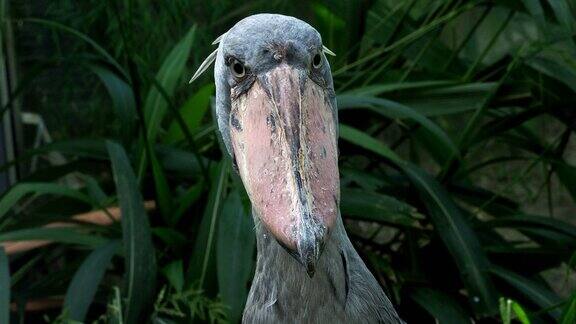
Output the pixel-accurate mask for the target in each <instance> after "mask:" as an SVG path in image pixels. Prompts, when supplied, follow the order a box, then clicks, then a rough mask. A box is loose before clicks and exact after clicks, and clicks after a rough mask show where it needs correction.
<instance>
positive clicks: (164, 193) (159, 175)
mask: <svg viewBox="0 0 576 324" xmlns="http://www.w3.org/2000/svg"><path fill="white" fill-rule="evenodd" d="M147 144H148V152H149V154H150V155H149V156H150V162H151V163H150V164H151V165H152V176H153V178H154V186H155V189H156V197H157V201H158V205H159V207H160V214H162V217H164V220H165V221H166V223H167V224H169V225H174V224H175V220H174V215H173V213H172V205H173V200H172V193H171V192H170V187H169V186H168V180H167V179H166V174H165V173H164V168H162V166H161V165H160V162H159V161H158V158H157V157H156V151H155V150H154V149H153V148H152V145H151V144H150V142H148V143H147Z"/></svg>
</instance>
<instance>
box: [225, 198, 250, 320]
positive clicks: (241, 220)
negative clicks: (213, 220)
mask: <svg viewBox="0 0 576 324" xmlns="http://www.w3.org/2000/svg"><path fill="white" fill-rule="evenodd" d="M254 249H255V237H254V224H253V221H252V216H251V215H250V213H249V212H247V211H246V210H245V208H244V206H243V205H242V201H241V199H240V193H239V192H238V191H237V190H235V191H233V192H232V193H231V194H230V195H229V196H228V198H227V199H226V201H225V202H224V205H223V207H222V215H221V216H220V220H219V225H218V241H217V264H218V267H217V268H218V287H219V291H220V295H221V296H222V300H223V301H224V302H225V303H226V304H227V305H228V307H230V308H229V312H228V314H229V316H228V319H229V320H230V322H232V323H236V322H239V321H240V319H241V317H242V311H243V310H244V303H245V301H246V297H247V296H248V286H249V285H248V283H249V280H250V278H251V274H252V269H253V266H254V260H253V254H254ZM230 269H234V271H230Z"/></svg>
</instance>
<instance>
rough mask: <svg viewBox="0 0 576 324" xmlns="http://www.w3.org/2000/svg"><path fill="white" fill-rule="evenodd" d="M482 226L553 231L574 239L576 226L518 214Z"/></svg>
mask: <svg viewBox="0 0 576 324" xmlns="http://www.w3.org/2000/svg"><path fill="white" fill-rule="evenodd" d="M482 226H488V227H508V228H535V229H540V230H548V231H554V232H557V233H560V234H565V235H568V236H571V237H573V238H576V226H574V225H571V224H570V223H567V222H564V221H561V220H559V219H554V218H550V217H542V216H531V215H525V214H519V215H515V216H508V217H499V218H496V219H491V220H489V221H486V222H484V224H483V225H482Z"/></svg>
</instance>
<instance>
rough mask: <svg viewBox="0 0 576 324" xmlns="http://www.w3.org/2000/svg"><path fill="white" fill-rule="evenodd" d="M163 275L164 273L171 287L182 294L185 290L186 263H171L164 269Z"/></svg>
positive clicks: (180, 261)
mask: <svg viewBox="0 0 576 324" xmlns="http://www.w3.org/2000/svg"><path fill="white" fill-rule="evenodd" d="M162 273H164V275H165V276H166V279H168V282H169V283H170V285H171V286H172V287H173V288H174V289H176V292H179V293H180V292H182V289H184V263H183V262H182V260H176V261H172V262H170V263H169V264H168V265H166V266H165V267H164V269H162Z"/></svg>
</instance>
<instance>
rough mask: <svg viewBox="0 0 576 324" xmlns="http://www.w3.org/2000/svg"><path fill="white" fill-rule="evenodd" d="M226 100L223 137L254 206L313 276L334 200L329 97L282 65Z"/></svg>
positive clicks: (335, 173)
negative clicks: (227, 130) (226, 133)
mask: <svg viewBox="0 0 576 324" xmlns="http://www.w3.org/2000/svg"><path fill="white" fill-rule="evenodd" d="M232 97H233V100H232V107H231V112H230V137H231V140H232V145H233V148H234V155H235V159H236V163H237V166H238V169H239V171H240V176H241V178H242V181H243V182H244V186H245V187H246V190H247V192H248V195H249V196H250V200H251V202H252V206H253V209H254V211H255V213H256V214H257V216H258V217H259V218H260V220H261V221H262V223H263V224H264V225H265V226H266V228H267V229H268V230H269V231H270V232H271V233H272V235H274V237H275V238H276V239H277V240H278V242H280V243H281V244H282V245H283V246H284V247H286V248H287V249H288V251H289V252H291V253H292V254H293V255H294V256H295V257H296V258H297V259H298V260H299V261H300V262H301V263H302V264H303V265H304V266H305V267H306V269H307V271H308V273H309V274H310V275H312V274H313V273H314V267H315V264H316V262H317V260H318V258H319V257H320V254H321V251H322V247H323V244H324V242H325V241H326V239H327V237H328V235H329V232H330V230H331V229H332V228H333V227H334V223H335V220H336V218H337V217H338V204H339V201H340V182H339V174H338V150H337V138H336V127H337V126H336V122H335V115H334V112H333V110H332V107H331V104H330V100H329V98H328V95H327V93H326V91H325V90H324V89H323V88H322V87H321V86H319V85H318V84H316V83H315V82H314V81H312V80H311V79H309V78H308V77H307V75H306V74H305V73H302V71H301V70H299V69H297V68H293V67H291V66H289V65H287V64H286V63H283V64H281V65H279V66H278V67H276V68H274V69H272V70H270V71H268V72H267V73H265V74H264V75H261V76H259V77H258V78H257V80H256V81H255V82H254V84H253V85H252V87H251V88H250V89H249V90H248V91H247V92H246V93H244V94H241V95H238V96H235V94H234V93H233V94H232Z"/></svg>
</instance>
